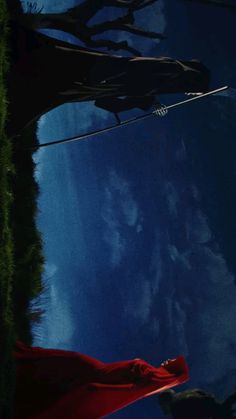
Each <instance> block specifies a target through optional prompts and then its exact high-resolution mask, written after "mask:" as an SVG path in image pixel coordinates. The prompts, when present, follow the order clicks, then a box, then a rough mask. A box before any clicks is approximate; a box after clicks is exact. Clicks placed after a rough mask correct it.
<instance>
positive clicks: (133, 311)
mask: <svg viewBox="0 0 236 419" xmlns="http://www.w3.org/2000/svg"><path fill="white" fill-rule="evenodd" d="M137 283H138V286H137V287H136V288H135V287H133V288H132V292H130V293H129V298H128V299H127V297H126V299H127V302H126V304H125V311H126V313H127V314H128V316H132V317H133V318H134V319H135V320H137V321H138V322H139V324H145V323H148V321H149V317H150V310H151V307H152V303H153V292H152V286H151V283H150V282H149V281H147V280H145V279H144V278H138V281H137Z"/></svg>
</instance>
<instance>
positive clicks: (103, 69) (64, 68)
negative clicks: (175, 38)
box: [9, 30, 209, 132]
mask: <svg viewBox="0 0 236 419" xmlns="http://www.w3.org/2000/svg"><path fill="white" fill-rule="evenodd" d="M20 36H21V39H20V42H21V53H20V54H19V56H18V57H17V60H16V61H15V64H14V65H13V67H12V71H11V74H10V79H9V96H10V98H11V97H13V98H14V100H12V101H10V109H9V113H10V115H11V116H12V119H13V117H14V127H13V129H14V131H15V132H17V131H19V130H20V129H22V128H23V127H25V126H26V125H28V124H29V123H30V122H32V121H33V120H35V119H37V118H39V116H40V115H42V114H43V113H45V112H47V111H49V110H50V109H53V108H54V107H56V106H59V105H62V104H63V103H69V102H81V101H94V102H95V105H96V106H98V107H100V108H103V109H106V110H108V111H110V112H113V113H115V114H117V113H119V112H121V111H125V110H128V109H133V108H140V109H142V110H148V109H149V108H150V107H151V106H152V105H153V104H154V103H155V101H156V95H158V94H162V93H181V92H206V91H207V90H208V84H209V71H208V69H207V68H206V67H205V66H204V65H203V64H201V63H200V62H199V61H195V60H193V61H179V60H175V59H172V58H169V57H158V58H156V57H122V56H118V55H110V54H106V53H101V52H97V51H92V50H89V49H87V48H81V47H77V46H73V45H71V44H68V43H66V42H63V41H59V40H56V39H52V38H49V37H47V36H46V35H43V34H40V33H36V32H33V31H26V30H24V31H22V32H21V33H20ZM18 38H19V37H18ZM22 45H23V47H22ZM22 50H23V53H22ZM22 100H23V101H24V104H23V105H22Z"/></svg>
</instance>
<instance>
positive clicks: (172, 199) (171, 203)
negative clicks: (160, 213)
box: [165, 182, 179, 217]
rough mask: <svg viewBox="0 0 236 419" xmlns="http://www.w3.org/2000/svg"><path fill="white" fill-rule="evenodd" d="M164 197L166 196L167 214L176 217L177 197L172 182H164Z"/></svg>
mask: <svg viewBox="0 0 236 419" xmlns="http://www.w3.org/2000/svg"><path fill="white" fill-rule="evenodd" d="M165 196H166V201H167V208H168V211H169V213H170V214H171V215H172V216H174V217H177V215H178V203H179V195H178V192H177V189H176V187H175V185H174V184H173V183H172V182H166V184H165Z"/></svg>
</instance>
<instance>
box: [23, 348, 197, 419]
mask: <svg viewBox="0 0 236 419" xmlns="http://www.w3.org/2000/svg"><path fill="white" fill-rule="evenodd" d="M15 357H16V365H17V382H16V400H15V419H65V418H66V419H97V418H101V417H104V416H107V415H109V414H111V413H113V412H115V411H117V410H119V409H121V408H123V407H125V406H127V405H129V404H131V403H133V402H135V401H136V400H139V399H142V398H144V397H147V396H150V395H152V394H155V393H158V392H160V391H163V390H166V389H169V388H171V387H174V386H176V385H178V384H182V383H184V382H185V381H187V380H188V378H189V374H188V367H187V365H186V362H185V360H184V358H183V357H182V356H179V357H178V358H176V359H173V360H168V361H165V362H163V363H162V364H161V366H160V367H158V368H155V367H153V366H152V365H149V364H148V363H147V362H145V361H143V360H141V359H135V360H131V361H120V362H114V363H109V364H107V363H103V362H101V361H98V360H96V359H93V358H91V357H88V356H86V355H82V354H80V353H77V352H71V351H64V350H58V349H43V348H39V347H27V346H25V345H24V344H23V343H20V342H18V343H17V345H16V352H15Z"/></svg>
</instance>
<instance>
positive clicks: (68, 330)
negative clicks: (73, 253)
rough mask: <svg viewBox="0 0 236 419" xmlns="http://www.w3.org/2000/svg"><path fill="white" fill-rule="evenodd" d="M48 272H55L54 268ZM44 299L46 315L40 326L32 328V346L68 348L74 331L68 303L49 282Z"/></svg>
mask: <svg viewBox="0 0 236 419" xmlns="http://www.w3.org/2000/svg"><path fill="white" fill-rule="evenodd" d="M50 272H55V267H53V268H52V270H50V271H49V273H50ZM47 294H48V295H47V299H46V314H45V315H44V317H43V319H42V324H41V325H39V326H38V330H37V327H35V328H34V334H35V339H34V345H42V346H44V347H47V348H61V346H62V347H65V342H67V345H68V346H70V340H71V338H72V336H73V333H74V331H75V324H74V321H73V317H72V313H71V311H70V305H69V301H68V300H67V297H66V296H65V294H64V293H63V292H62V290H60V289H59V288H58V287H57V285H56V284H53V283H52V282H50V286H49V290H48V293H47Z"/></svg>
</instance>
